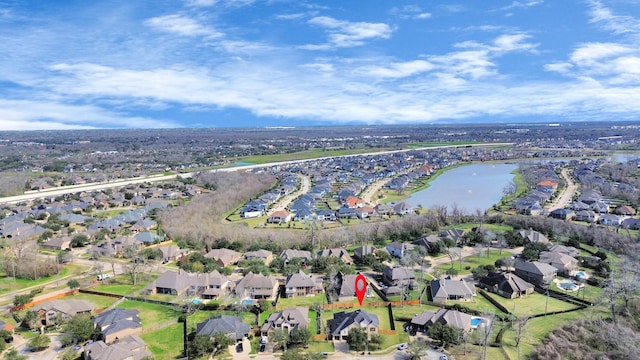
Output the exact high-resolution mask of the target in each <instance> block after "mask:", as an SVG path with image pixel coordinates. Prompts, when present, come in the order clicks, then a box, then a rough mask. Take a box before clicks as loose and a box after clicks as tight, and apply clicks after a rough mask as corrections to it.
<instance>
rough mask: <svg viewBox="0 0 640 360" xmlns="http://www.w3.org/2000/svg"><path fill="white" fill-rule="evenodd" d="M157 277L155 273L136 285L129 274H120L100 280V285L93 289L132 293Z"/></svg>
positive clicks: (110, 292) (113, 292)
mask: <svg viewBox="0 0 640 360" xmlns="http://www.w3.org/2000/svg"><path fill="white" fill-rule="evenodd" d="M157 277H158V276H157V275H153V276H152V278H151V279H145V281H138V283H137V284H136V285H135V286H134V285H133V283H132V282H131V277H130V276H129V275H118V276H116V277H115V278H111V279H109V280H108V281H102V282H100V283H99V285H97V286H96V287H95V288H94V289H93V290H95V291H101V292H106V293H109V294H118V295H130V294H133V293H135V292H137V291H140V290H142V289H143V288H144V287H145V286H147V285H148V284H149V281H153V280H155V279H156V278H157Z"/></svg>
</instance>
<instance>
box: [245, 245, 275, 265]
mask: <svg viewBox="0 0 640 360" xmlns="http://www.w3.org/2000/svg"><path fill="white" fill-rule="evenodd" d="M244 259H245V260H248V261H251V260H259V261H262V262H263V263H264V264H265V265H267V266H268V265H269V264H271V262H272V261H273V253H272V252H271V251H269V250H264V249H260V250H256V251H247V252H246V253H244Z"/></svg>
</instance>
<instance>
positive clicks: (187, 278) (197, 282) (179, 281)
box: [143, 270, 230, 299]
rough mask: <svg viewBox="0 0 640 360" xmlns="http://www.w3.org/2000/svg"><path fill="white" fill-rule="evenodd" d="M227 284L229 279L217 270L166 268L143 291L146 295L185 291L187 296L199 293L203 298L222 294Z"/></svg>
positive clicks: (227, 286)
mask: <svg viewBox="0 0 640 360" xmlns="http://www.w3.org/2000/svg"><path fill="white" fill-rule="evenodd" d="M229 285H230V283H229V279H227V277H226V276H224V275H221V274H220V273H219V272H218V271H217V270H214V271H212V272H210V273H189V272H186V271H184V270H178V271H173V270H167V271H165V272H164V273H162V275H160V277H158V278H157V279H156V280H155V281H154V282H152V283H151V284H149V285H148V286H147V287H146V288H145V289H144V290H143V292H144V293H145V294H148V295H152V294H169V295H175V296H180V295H183V294H185V293H186V294H187V295H189V296H196V295H199V296H201V297H202V298H203V299H215V298H217V297H218V296H220V295H223V294H224V293H225V292H226V291H227V289H228V288H229Z"/></svg>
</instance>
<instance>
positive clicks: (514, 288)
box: [478, 273, 535, 299]
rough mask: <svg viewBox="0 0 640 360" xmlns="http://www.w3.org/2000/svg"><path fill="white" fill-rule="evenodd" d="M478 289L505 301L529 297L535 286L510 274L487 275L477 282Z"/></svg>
mask: <svg viewBox="0 0 640 360" xmlns="http://www.w3.org/2000/svg"><path fill="white" fill-rule="evenodd" d="M478 287H480V288H482V289H485V290H487V291H490V292H492V293H494V294H498V295H500V296H502V297H505V298H507V299H515V298H517V297H521V296H525V295H530V294H532V293H533V291H534V290H535V286H534V285H533V284H531V283H528V282H526V281H524V280H522V279H521V278H520V277H519V276H518V275H515V274H511V273H507V274H505V273H489V275H487V276H483V277H481V278H480V279H479V280H478Z"/></svg>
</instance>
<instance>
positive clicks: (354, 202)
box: [343, 196, 364, 209]
mask: <svg viewBox="0 0 640 360" xmlns="http://www.w3.org/2000/svg"><path fill="white" fill-rule="evenodd" d="M343 205H344V206H346V207H348V208H350V209H355V208H361V207H363V206H364V200H362V199H360V198H358V197H356V196H347V197H346V198H345V199H344V202H343Z"/></svg>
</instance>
